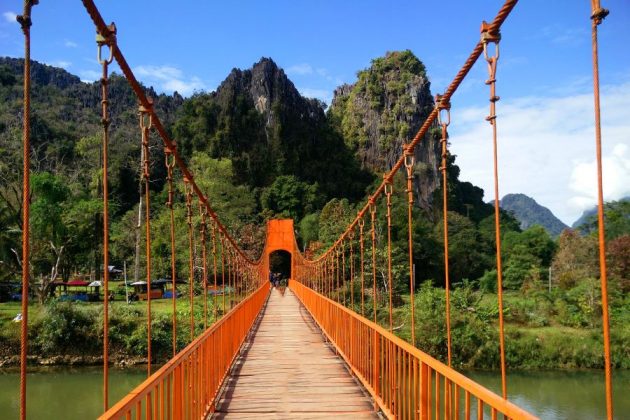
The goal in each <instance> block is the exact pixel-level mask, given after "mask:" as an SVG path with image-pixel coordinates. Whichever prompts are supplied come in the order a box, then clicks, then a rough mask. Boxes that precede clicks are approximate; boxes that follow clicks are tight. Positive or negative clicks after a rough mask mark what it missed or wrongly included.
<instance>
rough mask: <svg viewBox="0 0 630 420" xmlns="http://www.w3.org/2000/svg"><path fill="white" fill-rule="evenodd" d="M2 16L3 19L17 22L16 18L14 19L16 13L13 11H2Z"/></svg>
mask: <svg viewBox="0 0 630 420" xmlns="http://www.w3.org/2000/svg"><path fill="white" fill-rule="evenodd" d="M2 17H4V20H5V21H7V22H9V23H17V20H15V19H16V18H17V13H14V12H4V13H3V14H2Z"/></svg>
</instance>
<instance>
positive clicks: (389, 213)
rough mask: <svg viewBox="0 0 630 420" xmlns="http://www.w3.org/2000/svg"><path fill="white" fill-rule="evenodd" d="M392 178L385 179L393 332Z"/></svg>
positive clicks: (390, 324)
mask: <svg viewBox="0 0 630 420" xmlns="http://www.w3.org/2000/svg"><path fill="white" fill-rule="evenodd" d="M392 192H393V186H392V180H391V179H387V178H386V179H385V197H386V198H387V288H388V289H389V332H394V316H393V298H392V295H393V291H392V286H393V284H392V283H393V282H392Z"/></svg>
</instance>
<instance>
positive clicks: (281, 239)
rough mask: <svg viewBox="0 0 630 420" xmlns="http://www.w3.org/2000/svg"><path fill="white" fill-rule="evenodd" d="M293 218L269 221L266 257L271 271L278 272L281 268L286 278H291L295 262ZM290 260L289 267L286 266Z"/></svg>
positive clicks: (268, 269)
mask: <svg viewBox="0 0 630 420" xmlns="http://www.w3.org/2000/svg"><path fill="white" fill-rule="evenodd" d="M293 229H294V228H293V219H273V220H269V221H268V222H267V244H266V246H265V252H264V258H265V262H266V267H267V274H269V272H278V269H279V268H281V269H282V271H280V272H282V273H283V274H286V276H287V277H286V278H291V275H293V273H294V264H295V251H296V246H295V243H296V242H295V231H294V230H293ZM287 260H288V267H286V264H287Z"/></svg>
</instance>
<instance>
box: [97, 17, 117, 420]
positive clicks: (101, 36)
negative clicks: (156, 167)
mask: <svg viewBox="0 0 630 420" xmlns="http://www.w3.org/2000/svg"><path fill="white" fill-rule="evenodd" d="M107 30H108V32H107V33H97V34H96V44H97V59H98V62H99V63H100V64H101V66H102V69H103V71H102V76H101V124H102V126H103V145H102V148H103V167H102V168H103V169H102V170H103V174H102V180H103V190H102V193H103V293H104V296H103V407H104V411H107V409H108V408H109V181H108V172H109V171H108V163H109V158H108V149H109V125H110V123H111V120H110V118H109V109H108V105H109V99H108V89H107V87H108V84H109V80H108V66H109V65H110V64H111V63H112V60H113V53H114V50H115V48H116V25H114V24H113V23H112V24H111V25H110V26H108V27H107ZM103 46H107V47H108V49H109V57H108V58H107V59H103V58H102V50H103Z"/></svg>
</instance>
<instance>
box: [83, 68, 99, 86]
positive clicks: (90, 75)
mask: <svg viewBox="0 0 630 420" xmlns="http://www.w3.org/2000/svg"><path fill="white" fill-rule="evenodd" d="M101 74H102V73H101V72H99V71H96V70H81V71H79V76H80V77H81V81H82V82H86V83H91V82H94V81H96V80H99V79H100V78H101Z"/></svg>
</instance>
